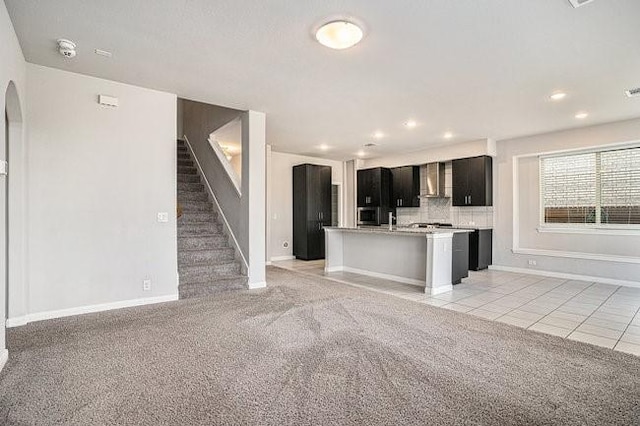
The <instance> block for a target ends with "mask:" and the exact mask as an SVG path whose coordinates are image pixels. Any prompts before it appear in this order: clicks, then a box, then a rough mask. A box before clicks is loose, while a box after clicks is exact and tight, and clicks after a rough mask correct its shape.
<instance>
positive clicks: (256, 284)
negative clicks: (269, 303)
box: [249, 281, 267, 290]
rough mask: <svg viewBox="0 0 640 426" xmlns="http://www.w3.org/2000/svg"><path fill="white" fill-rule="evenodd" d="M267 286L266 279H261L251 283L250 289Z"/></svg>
mask: <svg viewBox="0 0 640 426" xmlns="http://www.w3.org/2000/svg"><path fill="white" fill-rule="evenodd" d="M266 286H267V282H266V281H259V282H257V283H249V290H255V289H257V288H265V287H266Z"/></svg>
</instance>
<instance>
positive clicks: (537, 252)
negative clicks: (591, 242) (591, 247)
mask: <svg viewBox="0 0 640 426" xmlns="http://www.w3.org/2000/svg"><path fill="white" fill-rule="evenodd" d="M511 251H512V252H513V253H514V254H525V255H532V256H547V257H566V258H569V259H584V260H596V261H600V262H616V263H635V264H638V263H640V257H632V256H613V255H604V254H595V253H582V252H574V251H561V250H542V249H530V248H519V247H518V248H514V249H512V250H511Z"/></svg>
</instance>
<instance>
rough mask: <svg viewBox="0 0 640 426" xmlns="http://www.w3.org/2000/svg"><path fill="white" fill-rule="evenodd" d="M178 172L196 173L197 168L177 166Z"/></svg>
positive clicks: (184, 173)
mask: <svg viewBox="0 0 640 426" xmlns="http://www.w3.org/2000/svg"><path fill="white" fill-rule="evenodd" d="M178 174H181V175H195V174H198V169H196V168H195V167H193V166H178Z"/></svg>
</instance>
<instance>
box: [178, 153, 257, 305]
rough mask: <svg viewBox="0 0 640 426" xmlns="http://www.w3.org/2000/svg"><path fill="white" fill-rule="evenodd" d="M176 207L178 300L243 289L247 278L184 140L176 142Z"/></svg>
mask: <svg viewBox="0 0 640 426" xmlns="http://www.w3.org/2000/svg"><path fill="white" fill-rule="evenodd" d="M178 204H179V206H180V207H181V208H182V216H181V217H179V218H178V271H179V273H180V285H179V287H178V289H179V293H180V298H181V299H186V298H190V297H199V296H207V295H211V294H214V293H218V292H221V291H229V290H238V289H244V288H246V286H247V277H246V276H245V275H243V274H242V272H241V265H240V262H239V261H237V260H236V258H235V250H234V249H233V247H231V246H230V245H229V238H228V237H227V235H226V234H225V233H224V231H223V228H222V224H221V223H220V222H218V214H217V213H216V212H215V211H214V210H213V204H212V203H211V201H210V200H209V197H208V194H207V192H206V191H205V188H204V184H202V182H201V180H200V175H199V174H198V170H197V169H196V167H195V165H194V163H193V160H192V159H191V154H190V152H189V149H188V148H187V146H186V144H185V143H184V141H178Z"/></svg>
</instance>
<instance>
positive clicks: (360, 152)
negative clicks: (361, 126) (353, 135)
mask: <svg viewBox="0 0 640 426" xmlns="http://www.w3.org/2000/svg"><path fill="white" fill-rule="evenodd" d="M356 155H357V156H358V157H364V151H363V150H360V151H358V152H357V154H356Z"/></svg>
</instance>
